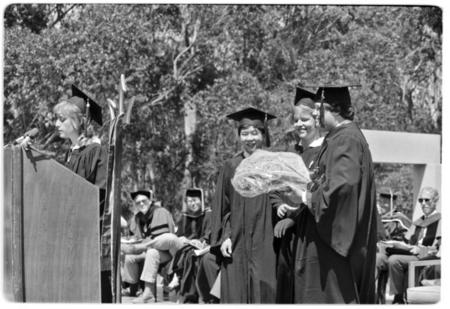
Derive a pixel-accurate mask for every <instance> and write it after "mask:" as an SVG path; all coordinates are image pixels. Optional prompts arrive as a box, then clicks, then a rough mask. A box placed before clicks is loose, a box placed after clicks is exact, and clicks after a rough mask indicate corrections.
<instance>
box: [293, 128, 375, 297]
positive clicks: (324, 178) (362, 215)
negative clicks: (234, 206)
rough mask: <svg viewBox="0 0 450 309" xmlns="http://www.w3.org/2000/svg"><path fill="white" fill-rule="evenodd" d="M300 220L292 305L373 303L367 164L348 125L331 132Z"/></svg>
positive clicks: (371, 194) (371, 195)
mask: <svg viewBox="0 0 450 309" xmlns="http://www.w3.org/2000/svg"><path fill="white" fill-rule="evenodd" d="M316 176H317V177H314V180H315V181H314V182H315V183H316V185H315V186H313V187H312V189H311V201H310V203H308V208H307V209H306V210H307V212H305V215H303V216H300V219H301V220H300V221H299V223H298V224H297V226H298V228H299V230H298V231H297V232H298V235H299V238H298V244H297V246H298V247H297V250H296V252H297V256H296V262H295V274H296V277H295V295H294V302H295V303H363V304H364V303H374V302H375V278H374V276H375V262H376V242H377V223H376V221H377V215H376V211H377V209H376V200H375V199H376V193H375V182H374V175H373V163H372V158H371V154H370V151H369V147H368V145H367V142H366V140H365V138H364V136H363V134H362V132H361V131H360V129H359V128H358V127H357V126H356V125H355V124H354V123H348V124H344V125H342V126H339V127H337V128H334V129H333V130H331V131H330V132H329V133H328V135H327V136H326V138H325V140H324V143H323V144H322V147H321V150H320V153H319V158H318V172H317V175H316Z"/></svg>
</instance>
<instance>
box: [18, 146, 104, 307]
mask: <svg viewBox="0 0 450 309" xmlns="http://www.w3.org/2000/svg"><path fill="white" fill-rule="evenodd" d="M98 205H99V193H98V188H97V187H95V186H94V185H92V184H90V183H89V182H87V181H86V180H85V179H83V178H82V177H80V176H78V175H76V174H75V173H73V172H72V171H70V170H69V169H67V168H66V167H64V166H62V165H61V164H59V163H57V162H56V161H54V160H48V159H44V158H39V154H37V153H34V152H33V153H29V152H26V153H24V160H23V259H24V261H23V268H24V290H25V301H26V302H100V248H99V230H100V227H99V206H98Z"/></svg>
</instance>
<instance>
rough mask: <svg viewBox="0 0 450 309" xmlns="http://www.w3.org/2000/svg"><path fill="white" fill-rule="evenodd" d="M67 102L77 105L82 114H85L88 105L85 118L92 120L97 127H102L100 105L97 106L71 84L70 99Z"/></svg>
mask: <svg viewBox="0 0 450 309" xmlns="http://www.w3.org/2000/svg"><path fill="white" fill-rule="evenodd" d="M80 98H81V100H80ZM68 101H69V102H71V103H73V104H75V105H77V106H78V107H79V108H80V109H81V111H82V112H84V113H85V112H86V105H87V104H89V110H88V112H87V118H88V119H92V120H94V121H95V122H97V123H98V124H99V125H103V121H102V108H101V107H100V105H98V104H97V103H96V102H95V101H94V100H93V99H91V98H90V97H89V96H88V95H87V94H86V93H84V92H83V91H82V90H81V89H80V88H78V87H77V86H75V85H73V84H72V97H71V98H69V100H68Z"/></svg>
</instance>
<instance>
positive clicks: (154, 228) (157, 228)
mask: <svg viewBox="0 0 450 309" xmlns="http://www.w3.org/2000/svg"><path fill="white" fill-rule="evenodd" d="M162 228H167V229H169V224H167V223H166V224H161V225H157V226H155V227H152V228H151V229H150V232H152V233H153V232H154V231H156V230H159V229H162Z"/></svg>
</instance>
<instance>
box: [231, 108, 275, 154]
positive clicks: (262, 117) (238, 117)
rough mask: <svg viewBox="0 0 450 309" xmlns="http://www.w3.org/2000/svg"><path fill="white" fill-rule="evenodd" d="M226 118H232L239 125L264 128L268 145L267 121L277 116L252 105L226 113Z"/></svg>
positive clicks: (267, 144) (268, 144)
mask: <svg viewBox="0 0 450 309" xmlns="http://www.w3.org/2000/svg"><path fill="white" fill-rule="evenodd" d="M227 118H230V119H233V120H235V121H237V122H238V123H239V127H242V126H254V127H256V128H260V129H264V131H265V136H266V146H267V147H269V146H270V138H269V131H268V127H267V121H268V120H271V119H274V118H277V117H276V116H274V115H272V114H269V113H266V112H264V111H261V110H259V109H257V108H254V107H247V108H244V109H242V110H240V111H237V112H234V113H231V114H229V115H227Z"/></svg>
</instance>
